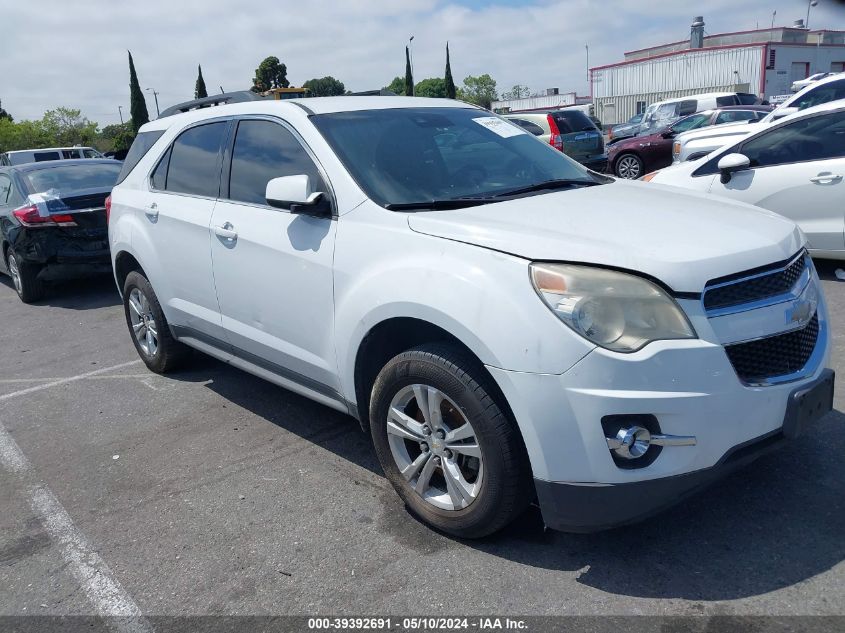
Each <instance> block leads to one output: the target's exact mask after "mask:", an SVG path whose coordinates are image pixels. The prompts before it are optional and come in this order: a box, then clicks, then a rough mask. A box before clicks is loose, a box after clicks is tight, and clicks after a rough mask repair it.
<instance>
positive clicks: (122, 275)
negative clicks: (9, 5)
mask: <svg viewBox="0 0 845 633" xmlns="http://www.w3.org/2000/svg"><path fill="white" fill-rule="evenodd" d="M133 271H138V272H140V273H141V274H142V275H144V277H146V276H147V273H146V272H144V269H143V267H142V266H141V264H140V263H139V262H138V260H137V259H136V258H135V256H134V255H132V254H131V253H129V252H128V251H120V252H118V253H117V255H115V257H114V280H115V281H116V282H117V289H118V292H120V293H121V294H123V285H124V284H125V283H126V278H127V277H128V276H129V273H131V272H133Z"/></svg>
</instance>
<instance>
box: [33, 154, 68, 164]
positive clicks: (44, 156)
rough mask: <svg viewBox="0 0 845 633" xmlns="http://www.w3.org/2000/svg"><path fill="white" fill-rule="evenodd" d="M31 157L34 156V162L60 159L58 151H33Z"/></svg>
mask: <svg viewBox="0 0 845 633" xmlns="http://www.w3.org/2000/svg"><path fill="white" fill-rule="evenodd" d="M33 157H34V158H35V162H36V163H40V162H41V161H45V160H60V159H61V158H62V157H61V155H60V154H59V153H58V152H35V154H33Z"/></svg>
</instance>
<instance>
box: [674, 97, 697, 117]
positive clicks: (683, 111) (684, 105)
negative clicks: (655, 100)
mask: <svg viewBox="0 0 845 633" xmlns="http://www.w3.org/2000/svg"><path fill="white" fill-rule="evenodd" d="M696 110H698V102H697V101H696V100H695V99H692V100H691V101H681V103H680V105H679V106H678V116H686V115H688V114H694V113H695V111H696Z"/></svg>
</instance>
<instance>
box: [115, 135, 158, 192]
mask: <svg viewBox="0 0 845 633" xmlns="http://www.w3.org/2000/svg"><path fill="white" fill-rule="evenodd" d="M162 134H164V130H156V131H155V132H141V133H140V134H139V135H138V136H136V137H135V140H134V141H132V147H130V148H129V152H128V153H127V154H126V160H124V161H123V168H122V169H121V170H120V176H118V178H117V182H123V180H124V179H125V178H126V177H127V176H128V175H129V172H130V171H132V170H133V169H135V165H137V164H138V163H139V162H140V160H141V159H142V158H143V157H144V156H145V155H146V153H147V152H148V151H150V148H151V147H152V146H153V145H154V144H155V142H156V141H157V140H158V139H160V138H161V135H162Z"/></svg>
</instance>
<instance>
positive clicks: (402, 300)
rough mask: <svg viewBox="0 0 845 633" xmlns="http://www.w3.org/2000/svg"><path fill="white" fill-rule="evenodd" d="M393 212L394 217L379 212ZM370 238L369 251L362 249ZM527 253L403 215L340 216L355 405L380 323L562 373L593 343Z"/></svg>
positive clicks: (338, 283) (343, 364)
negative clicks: (473, 241)
mask: <svg viewBox="0 0 845 633" xmlns="http://www.w3.org/2000/svg"><path fill="white" fill-rule="evenodd" d="M376 213H379V214H385V213H389V214H390V216H394V217H392V218H391V217H389V216H388V217H385V216H383V215H382V217H379V218H375V220H376V221H374V222H371V219H372V218H371V216H372V215H373V214H376ZM362 244H366V249H363V248H360V245H362ZM528 265H529V262H528V261H527V260H525V259H522V258H519V257H515V256H512V255H507V254H504V253H499V252H496V251H492V250H489V249H485V248H481V247H478V246H473V245H469V244H464V243H461V242H455V241H451V240H447V239H443V238H439V237H433V236H429V235H424V234H421V233H416V232H413V231H411V230H410V228H409V227H408V225H407V219H406V218H405V217H403V216H402V215H401V214H397V213H391V212H387V211H384V210H383V209H378V208H376V209H372V208H369V209H362V210H360V211H356V212H355V213H351V214H349V215H348V216H346V217H344V218H341V220H340V222H339V225H338V238H337V247H336V252H335V330H336V340H337V354H338V367H339V373H340V378H341V385H342V390H343V394H344V396H345V397H346V398H347V399H348V400H349V401H350V402H355V385H354V375H355V361H356V355H357V351H358V349H359V347H360V346H361V342H362V341H363V339H364V337H365V336H366V335H367V333H368V332H370V331H371V330H372V329H373V328H374V327H375V326H376V325H378V324H379V323H381V322H383V321H385V320H387V319H391V318H396V317H408V318H414V319H419V320H422V321H427V322H429V323H431V324H433V325H436V326H438V327H440V328H442V329H444V330H446V331H447V332H449V333H451V334H452V335H453V336H455V337H456V338H458V339H459V340H460V341H461V342H462V343H463V344H464V345H466V346H467V347H468V348H469V349H470V350H471V351H472V352H473V353H474V354H475V355H476V356H477V357H478V358H479V359H480V360H481V362H483V363H484V364H485V365H488V366H491V367H497V368H502V369H507V370H511V371H523V372H540V373H562V372H564V371H566V370H567V369H568V368H569V367H571V366H572V365H574V364H575V363H576V362H577V361H578V360H580V359H581V358H583V357H584V356H585V355H586V354H587V353H589V351H590V350H592V349H593V348H594V345H592V344H591V343H589V342H588V341H586V340H585V339H583V338H581V337H579V336H577V335H576V334H575V333H574V332H572V331H571V330H569V329H568V328H567V327H566V326H565V325H564V324H563V323H561V322H560V321H559V320H558V319H557V318H556V317H555V316H554V315H553V314H552V313H551V311H550V310H549V309H548V308H547V307H546V306H545V305H544V304H543V302H542V301H541V300H540V298H539V297H538V296H537V294H536V292H535V291H534V289H533V287H532V285H531V282H530V280H529V274H528Z"/></svg>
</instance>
